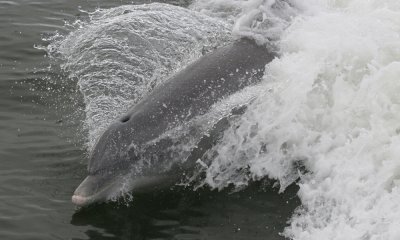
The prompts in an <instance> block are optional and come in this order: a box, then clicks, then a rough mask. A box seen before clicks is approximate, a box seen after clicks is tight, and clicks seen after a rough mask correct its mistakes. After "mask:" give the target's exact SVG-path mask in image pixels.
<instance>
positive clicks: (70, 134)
mask: <svg viewBox="0 0 400 240" xmlns="http://www.w3.org/2000/svg"><path fill="white" fill-rule="evenodd" d="M163 2H164V3H165V2H166V3H167V4H169V5H165V4H164V3H163V4H160V3H156V4H150V5H141V4H143V3H150V1H148V2H146V1H135V2H133V3H132V2H121V1H118V2H114V1H107V2H97V1H85V2H79V1H68V2H67V1H62V0H59V1H55V2H54V1H53V2H50V1H42V2H28V1H14V2H13V1H2V2H0V30H1V32H0V92H1V94H0V99H1V100H0V107H1V108H0V134H1V138H0V160H1V168H0V171H1V174H0V183H1V185H0V199H1V201H0V238H2V239H223V238H228V239H285V238H287V239H299V240H300V239H301V240H311V239H332V240H333V239H335V240H341V239H360V240H366V239H382V240H387V239H389V240H397V239H400V228H399V226H400V218H399V217H398V216H399V213H400V188H399V185H400V159H399V157H398V155H399V153H400V150H399V149H400V148H399V146H398V145H397V144H400V135H399V134H400V130H399V129H400V125H399V123H398V122H399V121H398V118H397V117H398V116H399V114H398V113H397V112H399V108H400V100H399V97H398V93H399V92H400V84H399V83H400V3H399V2H398V1H396V0H380V1H378V0H369V1H363V0H342V1H339V0H337V1H335V0H310V1H299V0H288V1H274V0H250V1H240V0H237V1H230V0H197V1H193V2H192V1H163ZM171 4H172V5H171ZM243 36H244V37H249V38H253V39H255V40H256V41H257V43H259V44H265V45H266V46H267V47H269V48H271V49H274V50H275V51H277V52H278V53H279V55H278V57H277V58H276V59H274V60H273V61H272V62H271V63H270V64H268V65H267V66H266V68H265V74H264V77H263V81H262V82H261V83H260V84H259V85H258V86H256V87H253V88H248V89H245V90H244V91H243V92H240V93H238V94H237V95H234V96H232V97H231V98H229V99H226V100H224V101H222V102H221V103H218V104H216V106H215V107H214V108H212V111H211V113H209V114H206V116H205V117H204V118H205V120H206V121H200V123H201V122H207V123H209V124H210V123H211V125H212V124H213V123H214V122H213V121H214V120H215V119H213V118H212V116H214V115H215V114H214V113H215V112H219V111H225V110H226V109H225V108H230V107H232V106H234V105H243V104H246V105H247V109H246V110H245V112H244V113H243V114H242V115H240V116H237V117H235V118H232V119H229V121H230V124H229V125H230V127H228V129H226V130H225V132H224V134H223V136H222V137H221V139H219V141H217V144H216V145H215V146H213V147H212V148H211V149H210V150H209V151H208V152H207V153H206V154H205V155H204V156H203V157H202V159H201V161H200V162H201V163H202V164H201V166H200V167H199V168H197V169H196V171H197V172H194V175H193V176H190V177H192V178H191V179H193V178H194V177H196V176H203V177H198V178H197V179H196V180H195V183H194V187H195V188H198V189H197V190H196V191H194V190H193V188H191V187H189V188H183V187H182V186H174V187H172V188H171V189H170V190H168V191H163V192H157V193H148V194H140V195H133V196H130V198H129V199H125V200H124V199H120V200H119V201H117V202H112V203H107V204H100V205H97V206H94V207H91V208H88V209H81V210H79V211H77V210H76V209H75V208H74V206H73V205H72V204H71V203H70V197H71V194H72V192H73V190H74V188H75V187H76V186H77V185H78V184H79V182H80V181H81V180H82V179H83V178H84V176H85V174H86V172H85V167H86V165H85V164H86V161H87V155H88V152H89V151H90V149H92V147H93V145H94V143H95V141H96V140H97V139H98V137H99V136H100V134H101V133H102V131H104V129H105V128H106V127H107V125H108V124H109V123H110V122H111V121H112V120H113V119H115V118H116V117H117V116H118V115H119V114H121V113H123V112H124V111H125V110H126V109H127V108H129V107H130V106H131V105H132V104H134V103H136V102H137V101H138V100H140V99H141V98H142V97H143V96H145V95H146V93H148V92H149V91H151V89H152V88H153V87H154V86H157V85H158V84H162V82H163V81H164V80H165V79H166V78H167V76H168V75H170V74H173V73H174V72H176V71H179V69H181V68H183V67H185V66H186V65H187V64H188V63H189V62H191V61H193V60H195V59H196V58H198V57H200V56H201V55H202V54H205V53H207V52H210V51H212V50H213V49H214V48H216V47H218V46H221V45H224V44H226V43H227V42H230V41H234V40H235V39H237V38H240V37H243ZM177 94H179V93H177ZM224 109H225V110H224ZM399 117H400V116H399ZM203 120H204V119H203ZM178 130H179V129H178ZM178 132H179V131H178ZM217 190H219V191H217Z"/></svg>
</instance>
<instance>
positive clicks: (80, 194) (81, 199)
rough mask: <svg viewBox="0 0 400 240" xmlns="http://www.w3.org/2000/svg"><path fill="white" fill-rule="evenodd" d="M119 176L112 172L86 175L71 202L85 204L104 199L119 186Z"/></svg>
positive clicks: (81, 205) (78, 204) (79, 204)
mask: <svg viewBox="0 0 400 240" xmlns="http://www.w3.org/2000/svg"><path fill="white" fill-rule="evenodd" d="M121 182H122V181H121V179H120V176H116V175H113V174H95V175H89V176H87V177H86V178H85V179H84V180H83V181H82V183H81V184H80V185H79V186H78V188H77V189H76V190H75V192H74V194H73V196H72V203H74V204H75V205H77V206H80V207H83V206H87V205H89V204H91V203H93V202H98V201H105V200H107V198H108V197H109V196H111V195H113V193H114V192H115V191H117V190H118V189H119V188H120V186H119V185H120V184H121Z"/></svg>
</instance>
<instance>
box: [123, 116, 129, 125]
mask: <svg viewBox="0 0 400 240" xmlns="http://www.w3.org/2000/svg"><path fill="white" fill-rule="evenodd" d="M129 118H130V116H129V115H128V116H124V117H122V118H121V122H123V123H125V122H127V121H129Z"/></svg>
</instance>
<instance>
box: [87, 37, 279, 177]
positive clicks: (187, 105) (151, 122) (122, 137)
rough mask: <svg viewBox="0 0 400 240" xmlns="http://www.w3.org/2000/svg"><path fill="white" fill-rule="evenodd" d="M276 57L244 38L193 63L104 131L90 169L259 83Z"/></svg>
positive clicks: (98, 167)
mask: <svg viewBox="0 0 400 240" xmlns="http://www.w3.org/2000/svg"><path fill="white" fill-rule="evenodd" d="M274 56H275V55H274V53H272V52H271V51H269V50H268V49H267V48H266V47H264V46H258V45H257V44H256V43H255V42H254V41H251V40H247V39H241V40H238V41H236V42H234V43H231V44H229V45H227V46H224V47H221V48H219V49H217V50H215V51H214V52H212V53H210V54H207V55H205V56H203V57H201V58H200V59H198V60H197V61H195V62H193V63H192V64H190V65H189V66H187V67H186V68H185V69H183V70H182V71H180V72H178V73H177V74H175V75H174V76H172V77H171V78H169V79H168V80H167V81H165V83H163V84H162V85H160V86H157V87H156V88H155V89H154V90H153V91H152V92H151V93H149V94H148V95H147V96H146V97H144V98H143V99H142V100H141V101H140V102H139V103H137V104H136V105H134V106H133V107H132V108H131V109H130V110H129V111H128V112H127V113H126V114H125V115H124V116H123V117H122V118H120V120H119V121H117V122H116V123H114V124H112V125H111V126H110V127H109V129H107V130H106V131H105V132H104V134H103V135H102V137H101V138H100V140H99V141H98V143H97V145H96V147H95V149H94V151H93V153H92V156H91V160H90V162H89V165H88V169H89V172H95V171H98V170H100V169H102V168H107V167H108V166H111V165H113V164H115V162H116V161H119V160H121V158H120V157H119V156H121V152H123V151H127V147H128V146H129V145H130V144H132V143H134V144H135V145H140V144H143V143H145V142H147V141H150V140H152V139H154V138H156V137H158V136H160V135H161V134H163V133H164V132H165V131H166V130H168V129H171V128H173V127H175V126H177V125H178V124H180V123H181V122H183V121H187V120H189V119H191V118H192V117H194V116H198V115H202V114H204V113H206V112H207V111H208V110H209V109H210V107H211V106H212V105H213V104H214V103H216V102H218V101H219V100H221V99H222V98H224V97H226V96H228V95H230V94H232V93H234V92H237V91H238V90H240V89H242V88H244V87H246V86H248V85H251V84H254V83H255V82H257V81H259V80H260V79H261V77H262V75H263V72H264V69H265V65H266V64H267V63H269V62H270V61H271V60H272V59H273V58H274ZM124 149H125V150H124ZM125 160H126V159H125ZM125 160H121V161H125Z"/></svg>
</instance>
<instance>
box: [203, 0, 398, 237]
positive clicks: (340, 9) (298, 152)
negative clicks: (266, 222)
mask: <svg viewBox="0 0 400 240" xmlns="http://www.w3.org/2000/svg"><path fill="white" fill-rule="evenodd" d="M312 8H313V9H312V11H311V12H312V14H303V15H299V16H297V17H296V18H295V19H293V21H292V24H291V25H290V27H289V28H287V29H286V30H285V31H284V33H283V35H282V39H281V41H280V45H279V47H280V49H281V54H282V56H281V58H279V59H275V60H274V61H273V62H272V63H271V64H269V65H268V67H267V69H266V75H265V81H264V82H263V84H264V85H265V86H266V89H268V91H265V92H264V93H263V94H261V95H259V97H258V98H257V99H256V101H254V102H253V103H252V104H251V105H250V106H249V109H248V111H247V112H246V113H245V115H243V117H242V118H241V119H240V121H239V122H237V123H236V124H235V127H232V128H230V129H229V130H228V131H227V132H225V135H224V137H223V139H222V140H221V141H220V143H219V144H218V146H216V147H214V149H213V151H212V153H211V154H209V156H214V158H213V159H212V162H211V163H210V166H209V167H208V168H207V170H206V172H207V178H206V183H207V184H209V185H210V186H212V187H215V188H223V187H226V186H228V185H230V184H234V185H236V186H238V187H240V186H242V185H246V184H248V182H249V181H250V180H252V179H261V178H263V177H265V176H268V177H270V178H273V179H276V180H277V181H278V182H279V183H280V188H281V191H283V190H284V189H285V187H286V186H288V185H289V184H291V183H293V182H294V181H296V179H298V178H299V179H300V182H299V185H300V191H299V197H300V199H301V201H302V205H303V206H302V207H301V208H299V209H298V211H297V213H295V214H294V216H293V218H292V219H291V222H290V226H289V227H288V228H287V229H286V230H285V232H284V234H285V235H286V236H287V237H290V238H292V239H304V240H306V239H307V240H310V239H393V240H394V239H399V237H400V230H399V228H398V226H400V218H399V216H398V214H397V213H398V211H399V208H400V188H399V186H400V185H399V184H400V181H399V176H400V175H399V174H400V173H399V169H400V161H399V153H400V150H399V148H398V146H399V145H398V144H399V142H400V135H399V134H400V131H399V129H400V128H399V127H400V125H399V123H398V119H400V111H399V110H400V109H399V108H400V97H399V95H398V92H399V91H400V81H399V79H400V52H399V51H400V41H399V36H400V21H399V19H400V8H399V3H398V1H389V0H388V1H356V0H354V1H319V2H318V5H317V6H312ZM299 163H300V165H304V166H305V168H306V169H307V171H306V172H299V171H298V168H297V167H298V166H299Z"/></svg>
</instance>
